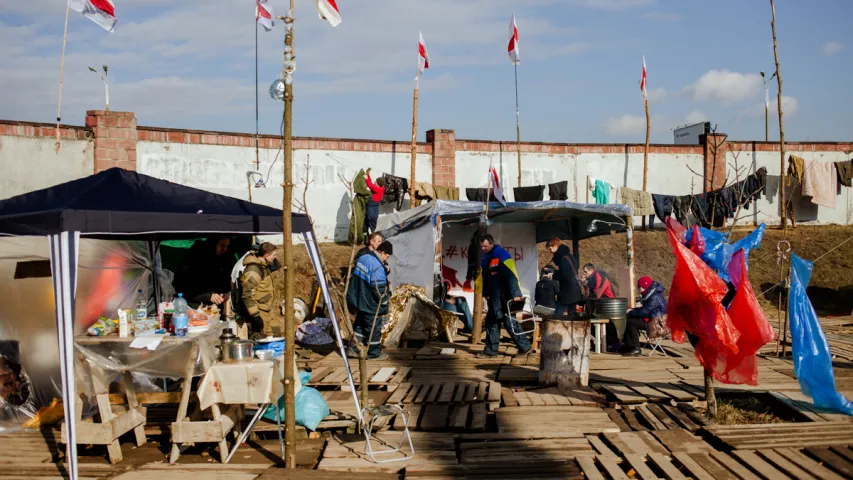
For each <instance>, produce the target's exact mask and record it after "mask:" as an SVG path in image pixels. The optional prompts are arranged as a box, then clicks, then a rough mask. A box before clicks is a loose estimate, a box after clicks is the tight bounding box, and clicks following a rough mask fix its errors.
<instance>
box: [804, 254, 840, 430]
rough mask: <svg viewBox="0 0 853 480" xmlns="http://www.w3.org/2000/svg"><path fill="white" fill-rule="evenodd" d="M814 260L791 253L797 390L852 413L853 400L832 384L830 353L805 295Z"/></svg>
mask: <svg viewBox="0 0 853 480" xmlns="http://www.w3.org/2000/svg"><path fill="white" fill-rule="evenodd" d="M813 267H814V264H813V263H812V262H809V261H808V260H803V259H802V258H800V257H798V256H796V255H793V254H792V255H791V291H790V294H789V297H788V318H789V322H790V328H791V344H792V351H793V357H794V374H795V375H796V376H797V380H798V381H799V382H800V390H802V392H803V393H804V394H806V395H808V396H810V397H812V398H813V399H814V404H815V405H816V406H818V407H822V408H828V409H831V410H835V411H838V412H842V413H845V414H847V415H853V403H851V402H850V400H848V399H847V398H846V397H845V396H844V395H842V394H840V393H838V390H836V388H835V375H834V374H833V371H832V355H831V354H830V353H829V343H828V342H827V341H826V336H825V335H824V333H823V328H821V326H820V322H819V321H818V318H817V313H815V310H814V307H813V306H812V304H811V301H810V300H809V297H808V296H807V295H806V287H808V285H809V281H810V280H811V276H812V269H813Z"/></svg>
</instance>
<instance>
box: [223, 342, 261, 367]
mask: <svg viewBox="0 0 853 480" xmlns="http://www.w3.org/2000/svg"><path fill="white" fill-rule="evenodd" d="M254 346H255V342H253V341H251V340H235V341H234V342H232V343H229V344H228V347H227V348H228V352H229V356H230V358H231V361H232V362H246V361H249V360H251V359H252V357H253V355H252V347H254ZM223 348H225V347H223Z"/></svg>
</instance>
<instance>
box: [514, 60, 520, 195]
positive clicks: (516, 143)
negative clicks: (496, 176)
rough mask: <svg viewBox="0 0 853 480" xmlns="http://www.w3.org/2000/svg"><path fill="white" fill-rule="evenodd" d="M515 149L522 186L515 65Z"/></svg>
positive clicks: (516, 67)
mask: <svg viewBox="0 0 853 480" xmlns="http://www.w3.org/2000/svg"><path fill="white" fill-rule="evenodd" d="M513 66H514V68H515V148H516V150H517V151H518V186H519V187H520V186H521V120H520V118H519V113H518V64H517V63H515V64H514V65H513Z"/></svg>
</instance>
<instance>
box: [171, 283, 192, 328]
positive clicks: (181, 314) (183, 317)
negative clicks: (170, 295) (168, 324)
mask: <svg viewBox="0 0 853 480" xmlns="http://www.w3.org/2000/svg"><path fill="white" fill-rule="evenodd" d="M189 308H190V307H189V306H188V305H187V301H186V300H184V294H183V293H179V294H178V298H176V299H175V316H174V317H173V319H172V322H173V324H174V326H175V336H178V337H186V336H187V331H188V328H189V322H190V319H189V317H188V316H187V312H188V311H189Z"/></svg>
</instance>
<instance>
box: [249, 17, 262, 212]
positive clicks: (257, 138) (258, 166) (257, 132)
mask: <svg viewBox="0 0 853 480" xmlns="http://www.w3.org/2000/svg"><path fill="white" fill-rule="evenodd" d="M259 8H260V7H259V6H255V9H259ZM258 12H259V13H260V11H259V10H258ZM259 105H260V103H259V101H258V14H257V13H256V14H255V170H258V171H260V169H261V152H260V149H259V145H258V143H259V141H260V134H261V129H260V120H259V117H260V114H259V108H260V107H259ZM249 183H250V184H251V183H252V182H249ZM249 201H250V202H251V201H252V187H249Z"/></svg>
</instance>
